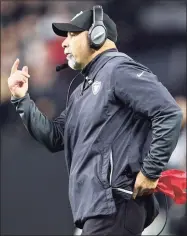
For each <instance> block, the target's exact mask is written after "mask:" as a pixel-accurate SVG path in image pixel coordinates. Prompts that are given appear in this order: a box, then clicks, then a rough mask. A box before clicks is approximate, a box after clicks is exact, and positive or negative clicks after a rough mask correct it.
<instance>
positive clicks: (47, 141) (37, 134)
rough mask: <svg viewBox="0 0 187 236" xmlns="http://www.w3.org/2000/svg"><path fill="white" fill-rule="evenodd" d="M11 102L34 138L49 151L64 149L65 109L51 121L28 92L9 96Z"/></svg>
mask: <svg viewBox="0 0 187 236" xmlns="http://www.w3.org/2000/svg"><path fill="white" fill-rule="evenodd" d="M11 103H12V104H13V105H14V106H15V108H16V111H17V112H18V114H19V115H20V117H21V119H22V121H23V124H24V125H25V127H26V129H27V130H28V132H29V133H30V135H31V136H32V137H33V138H34V139H36V140H37V141H39V142H40V143H41V144H43V145H45V146H46V147H47V149H48V150H50V151H51V152H57V151H60V150H63V149H64V142H63V136H64V126H65V111H64V112H62V113H61V115H60V116H59V117H58V118H56V119H55V120H53V121H51V120H49V119H48V118H47V117H46V116H45V115H43V114H42V113H41V112H40V111H39V109H38V108H37V107H36V105H35V103H34V102H33V101H32V100H31V99H30V96H29V94H26V95H25V97H23V98H20V99H16V98H14V97H11Z"/></svg>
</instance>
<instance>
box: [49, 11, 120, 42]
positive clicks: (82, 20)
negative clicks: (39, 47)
mask: <svg viewBox="0 0 187 236" xmlns="http://www.w3.org/2000/svg"><path fill="white" fill-rule="evenodd" d="M92 23H93V10H86V11H81V12H80V13H78V14H77V15H76V16H74V17H73V19H72V20H71V21H70V22H69V23H53V24H52V28H53V31H54V32H55V34H57V35H58V36H63V37H67V32H83V31H86V30H87V31H89V29H90V27H91V26H92ZM103 23H104V25H105V27H106V29H107V38H108V39H110V40H111V41H113V42H114V43H115V42H116V41H117V36H118V34H117V28H116V24H115V23H114V21H113V20H112V19H111V18H110V17H109V16H108V15H107V14H105V13H104V12H103Z"/></svg>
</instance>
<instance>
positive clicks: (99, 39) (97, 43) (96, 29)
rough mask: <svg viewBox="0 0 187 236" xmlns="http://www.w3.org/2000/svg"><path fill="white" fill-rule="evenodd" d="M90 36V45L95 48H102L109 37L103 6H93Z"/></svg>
mask: <svg viewBox="0 0 187 236" xmlns="http://www.w3.org/2000/svg"><path fill="white" fill-rule="evenodd" d="M88 38H89V41H90V47H91V48H93V49H99V48H101V47H102V45H103V44H104V42H105V40H106V38H107V29H106V27H105V25H104V23H103V9H102V6H98V5H97V6H94V7H93V24H92V26H91V27H90V29H89V32H88Z"/></svg>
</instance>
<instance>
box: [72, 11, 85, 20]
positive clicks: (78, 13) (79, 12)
mask: <svg viewBox="0 0 187 236" xmlns="http://www.w3.org/2000/svg"><path fill="white" fill-rule="evenodd" d="M82 13H83V11H81V12H79V13H78V14H77V15H75V16H74V17H73V18H72V19H71V21H72V20H75V18H77V17H78V16H80V15H81V14H82Z"/></svg>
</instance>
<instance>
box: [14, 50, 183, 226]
mask: <svg viewBox="0 0 187 236" xmlns="http://www.w3.org/2000/svg"><path fill="white" fill-rule="evenodd" d="M109 51H114V52H115V51H116V50H115V49H113V50H109ZM107 53H108V51H107V52H104V53H102V54H100V55H99V56H97V57H96V58H95V59H94V60H93V61H92V62H90V63H89V64H88V65H87V66H86V68H85V69H84V70H83V71H82V73H83V75H84V76H85V78H86V80H85V83H84V86H83V84H81V85H79V86H78V87H77V88H76V89H75V91H74V92H73V93H72V95H71V97H70V100H69V104H68V107H67V109H66V110H65V111H63V112H62V113H61V115H60V116H59V117H58V118H56V119H55V120H53V121H52V120H49V119H48V118H46V117H45V116H44V115H43V114H41V112H40V111H39V110H38V109H37V107H36V105H35V103H34V102H33V101H32V100H31V99H30V97H29V94H27V95H26V96H25V97H24V98H22V99H13V98H12V103H13V104H14V105H15V107H16V110H17V112H18V113H19V114H20V116H21V118H22V120H23V122H24V124H25V126H26V128H27V129H28V131H29V132H30V134H31V135H32V136H33V137H34V138H35V139H36V140H38V141H39V142H41V143H42V144H44V145H45V146H46V147H47V148H48V149H49V150H50V151H52V152H57V151H60V150H63V149H64V150H65V157H66V161H67V167H68V171H69V199H70V204H71V208H72V212H73V218H74V222H75V224H76V225H77V226H78V227H80V228H81V226H82V223H84V221H85V220H86V219H88V218H89V217H94V216H97V215H109V214H112V213H115V212H116V206H115V202H114V198H113V193H114V192H116V191H120V189H121V191H122V190H123V189H125V190H129V191H133V184H134V181H135V177H136V174H137V173H138V171H139V170H140V169H141V171H142V172H143V173H144V174H145V175H146V176H147V177H149V178H152V179H155V178H158V177H159V175H160V174H161V172H162V170H163V169H164V167H165V165H166V164H167V162H168V160H169V158H170V155H171V153H172V151H173V150H174V148H175V146H176V143H177V140H178V137H179V132H180V127H181V120H182V113H181V110H180V108H179V107H178V105H177V104H176V102H175V100H174V99H173V97H172V96H171V95H170V93H169V92H168V90H167V89H166V88H165V87H164V86H163V85H162V84H161V83H160V82H159V81H158V79H157V77H156V75H154V74H153V73H152V72H151V71H150V70H149V69H148V68H146V67H145V66H143V65H141V64H139V63H137V62H135V61H134V60H132V59H131V58H129V57H128V56H127V55H125V54H124V55H123V56H121V57H115V56H109V55H107ZM89 79H90V80H89ZM93 80H94V82H93ZM88 82H90V83H88ZM81 91H82V92H81ZM117 188H118V189H117ZM130 197H131V195H130V194H128V193H125V194H124V198H127V199H129V198H130Z"/></svg>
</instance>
